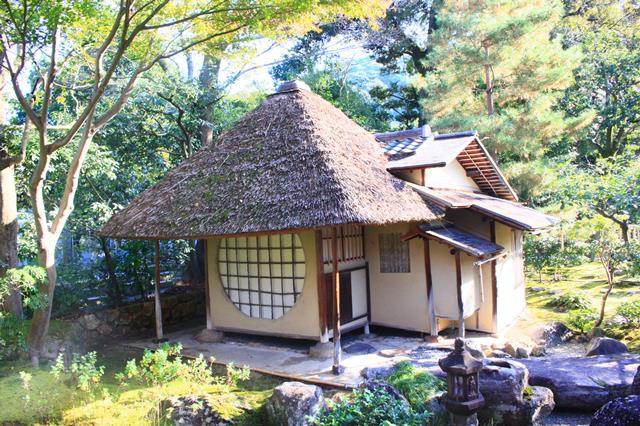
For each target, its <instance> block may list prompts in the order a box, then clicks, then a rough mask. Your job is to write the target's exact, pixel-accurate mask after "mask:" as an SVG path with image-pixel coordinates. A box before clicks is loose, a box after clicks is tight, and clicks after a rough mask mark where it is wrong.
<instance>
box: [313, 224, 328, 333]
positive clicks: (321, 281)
mask: <svg viewBox="0 0 640 426" xmlns="http://www.w3.org/2000/svg"><path fill="white" fill-rule="evenodd" d="M315 235H316V269H317V271H316V280H317V285H318V315H319V316H320V318H319V319H320V340H321V341H327V340H325V339H327V337H326V336H327V335H328V330H327V325H328V324H327V289H326V286H325V278H324V240H323V239H322V231H316V232H315Z"/></svg>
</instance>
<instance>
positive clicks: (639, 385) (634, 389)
mask: <svg viewBox="0 0 640 426" xmlns="http://www.w3.org/2000/svg"><path fill="white" fill-rule="evenodd" d="M631 393H632V394H633V395H640V366H638V370H636V375H635V376H634V378H633V383H632V384H631Z"/></svg>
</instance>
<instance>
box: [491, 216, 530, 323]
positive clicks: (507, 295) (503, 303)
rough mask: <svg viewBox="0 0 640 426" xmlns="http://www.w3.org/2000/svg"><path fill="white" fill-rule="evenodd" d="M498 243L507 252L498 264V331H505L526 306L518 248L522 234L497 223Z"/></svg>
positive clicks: (520, 244)
mask: <svg viewBox="0 0 640 426" xmlns="http://www.w3.org/2000/svg"><path fill="white" fill-rule="evenodd" d="M496 243H497V244H500V245H501V246H503V247H504V248H505V249H506V250H507V256H505V257H503V258H501V259H500V260H498V261H497V262H496V278H497V289H498V309H497V316H498V318H497V329H498V331H500V330H503V329H504V328H505V327H506V326H508V325H510V324H512V323H513V321H514V320H515V319H516V318H517V317H518V315H520V313H521V312H522V311H523V310H524V308H525V306H526V297H525V286H524V280H523V275H522V274H523V273H524V271H523V270H522V262H520V261H519V259H518V251H519V250H518V248H519V247H521V246H522V232H521V231H517V230H515V229H513V228H510V227H508V226H506V225H503V224H501V223H496Z"/></svg>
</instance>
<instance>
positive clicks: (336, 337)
mask: <svg viewBox="0 0 640 426" xmlns="http://www.w3.org/2000/svg"><path fill="white" fill-rule="evenodd" d="M331 259H332V264H333V267H332V271H331V277H332V284H333V368H332V370H333V374H336V375H337V374H341V373H342V371H343V368H342V366H341V365H340V362H341V360H342V347H341V345H340V273H339V272H338V230H337V229H336V227H335V226H334V227H332V228H331Z"/></svg>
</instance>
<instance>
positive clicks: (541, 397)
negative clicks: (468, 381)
mask: <svg viewBox="0 0 640 426" xmlns="http://www.w3.org/2000/svg"><path fill="white" fill-rule="evenodd" d="M527 381H528V371H527V368H526V367H525V366H524V365H523V364H521V363H519V362H517V361H511V360H498V359H487V360H486V361H485V366H484V367H483V369H482V370H481V371H480V393H482V396H483V397H484V399H485V405H484V407H483V408H482V409H481V410H480V411H479V412H478V417H479V418H480V420H481V421H483V422H487V423H489V422H493V423H494V424H502V425H514V426H515V425H535V424H539V423H540V421H541V419H542V418H544V417H545V416H546V415H548V414H549V413H551V411H553V408H554V406H555V404H554V400H553V393H552V392H551V390H550V389H547V388H544V387H539V386H534V387H531V388H528V386H527ZM525 389H528V390H529V393H528V394H527V395H525Z"/></svg>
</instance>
